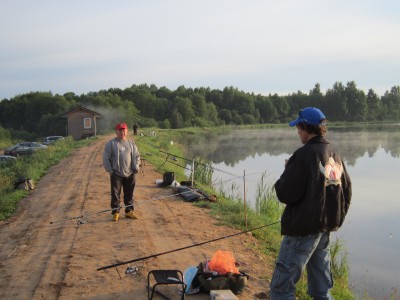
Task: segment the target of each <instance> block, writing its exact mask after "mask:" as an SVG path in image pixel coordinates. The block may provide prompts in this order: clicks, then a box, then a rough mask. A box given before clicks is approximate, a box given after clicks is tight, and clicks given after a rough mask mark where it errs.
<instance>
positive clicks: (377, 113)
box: [367, 89, 383, 121]
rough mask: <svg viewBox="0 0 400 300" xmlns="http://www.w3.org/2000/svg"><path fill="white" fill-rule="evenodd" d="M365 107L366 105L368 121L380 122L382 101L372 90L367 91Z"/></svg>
mask: <svg viewBox="0 0 400 300" xmlns="http://www.w3.org/2000/svg"><path fill="white" fill-rule="evenodd" d="M367 105H368V120H370V121H374V120H382V119H381V118H382V117H383V116H382V113H383V105H382V101H381V100H380V99H379V97H378V95H377V94H376V93H375V92H374V90H373V89H369V90H368V94H367Z"/></svg>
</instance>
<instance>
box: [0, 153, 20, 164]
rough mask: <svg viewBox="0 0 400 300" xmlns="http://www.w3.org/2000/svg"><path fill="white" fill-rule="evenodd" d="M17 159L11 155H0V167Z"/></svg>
mask: <svg viewBox="0 0 400 300" xmlns="http://www.w3.org/2000/svg"><path fill="white" fill-rule="evenodd" d="M16 159H17V158H16V157H15V156H11V155H0V165H3V164H7V163H11V162H13V161H15V160H16Z"/></svg>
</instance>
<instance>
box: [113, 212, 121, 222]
mask: <svg viewBox="0 0 400 300" xmlns="http://www.w3.org/2000/svg"><path fill="white" fill-rule="evenodd" d="M118 219H119V213H115V214H113V215H112V220H113V221H118Z"/></svg>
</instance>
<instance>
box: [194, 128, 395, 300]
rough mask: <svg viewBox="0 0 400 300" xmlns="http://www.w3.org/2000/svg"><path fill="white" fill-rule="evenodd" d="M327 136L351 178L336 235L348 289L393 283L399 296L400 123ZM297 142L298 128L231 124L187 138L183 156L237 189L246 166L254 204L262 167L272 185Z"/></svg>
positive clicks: (379, 293) (382, 293)
mask: <svg viewBox="0 0 400 300" xmlns="http://www.w3.org/2000/svg"><path fill="white" fill-rule="evenodd" d="M326 138H327V139H328V140H329V141H330V142H331V143H332V144H334V145H335V147H336V149H337V150H338V151H339V152H340V153H341V155H342V157H343V158H344V160H345V163H346V166H347V169H348V172H349V174H350V176H351V179H352V183H353V198H352V204H351V207H350V210H349V213H348V215H347V217H346V221H345V223H344V225H343V226H342V228H341V229H340V230H339V232H338V233H336V234H334V237H335V236H336V235H337V236H338V237H339V238H340V239H341V240H343V241H344V243H345V246H346V249H347V252H348V264H349V267H350V283H351V285H352V287H353V290H354V292H355V293H356V294H357V295H360V296H361V295H363V293H364V292H367V293H368V295H369V296H370V297H372V298H374V299H385V297H388V296H389V295H391V294H395V291H396V289H397V291H398V294H397V298H394V299H400V257H399V254H400V218H399V213H400V197H399V190H400V189H399V187H400V172H399V171H400V125H399V126H390V127H388V126H386V127H371V128H368V129H365V128H364V129H355V128H352V129H340V130H334V129H330V130H329V132H328V134H327V135H326ZM301 146H302V145H301V143H300V140H299V138H298V135H297V130H296V129H291V128H289V129H263V130H235V131H233V132H232V133H230V134H226V135H222V136H219V137H216V138H215V139H207V141H203V142H201V143H200V144H196V145H191V146H190V147H189V151H190V152H189V154H188V157H195V156H200V157H205V158H207V159H208V160H210V161H212V162H213V166H214V167H215V168H216V170H215V171H214V175H213V180H214V182H221V181H222V182H223V184H224V185H225V187H224V189H225V190H229V189H232V185H235V186H237V187H238V188H237V189H235V191H236V193H237V194H241V195H243V193H244V191H243V177H241V178H240V176H243V174H244V172H245V174H246V199H247V201H248V203H250V204H251V203H253V204H254V198H255V190H256V186H257V182H258V180H259V178H260V176H261V174H262V173H263V172H266V174H267V178H268V180H269V182H271V183H272V184H273V183H274V182H275V180H276V179H277V178H278V177H279V176H280V174H281V173H282V171H283V166H284V161H285V159H287V158H289V157H290V155H291V154H292V153H293V152H294V151H295V150H296V149H297V148H299V147H301ZM222 171H224V172H222ZM227 173H229V174H236V175H237V176H238V177H239V178H235V177H234V176H232V175H228V174H227ZM217 188H218V187H217ZM389 299H390V298H389Z"/></svg>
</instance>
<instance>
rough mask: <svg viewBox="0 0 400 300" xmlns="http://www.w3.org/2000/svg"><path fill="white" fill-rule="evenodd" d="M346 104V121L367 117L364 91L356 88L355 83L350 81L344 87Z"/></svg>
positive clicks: (360, 119) (361, 119)
mask: <svg viewBox="0 0 400 300" xmlns="http://www.w3.org/2000/svg"><path fill="white" fill-rule="evenodd" d="M344 95H345V97H346V102H347V106H348V111H347V116H346V119H347V120H348V121H364V120H366V118H367V113H368V105H367V97H366V96H365V93H364V91H361V90H358V89H357V86H356V83H355V82H354V81H350V82H348V83H347V85H346V88H345V89H344Z"/></svg>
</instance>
